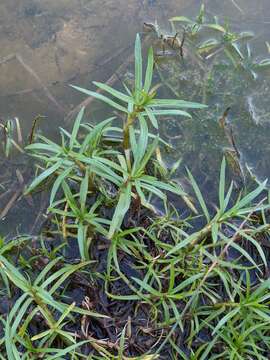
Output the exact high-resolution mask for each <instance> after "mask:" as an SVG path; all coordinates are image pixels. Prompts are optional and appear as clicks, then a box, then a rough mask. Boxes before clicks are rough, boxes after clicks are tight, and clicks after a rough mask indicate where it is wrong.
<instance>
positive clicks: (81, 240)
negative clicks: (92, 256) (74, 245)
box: [77, 223, 88, 260]
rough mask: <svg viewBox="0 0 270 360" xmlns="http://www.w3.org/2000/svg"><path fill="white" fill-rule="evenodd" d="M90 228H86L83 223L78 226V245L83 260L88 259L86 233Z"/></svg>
mask: <svg viewBox="0 0 270 360" xmlns="http://www.w3.org/2000/svg"><path fill="white" fill-rule="evenodd" d="M87 228H88V226H84V225H83V224H82V223H79V224H78V235H77V239H78V245H79V250H80V255H81V259H82V260H86V259H88V254H87V251H86V250H87V249H86V232H87Z"/></svg>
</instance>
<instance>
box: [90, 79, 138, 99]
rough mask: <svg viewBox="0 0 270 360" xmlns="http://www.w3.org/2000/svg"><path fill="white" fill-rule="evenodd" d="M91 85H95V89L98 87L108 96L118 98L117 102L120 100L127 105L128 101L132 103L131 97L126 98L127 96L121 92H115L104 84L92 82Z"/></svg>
mask: <svg viewBox="0 0 270 360" xmlns="http://www.w3.org/2000/svg"><path fill="white" fill-rule="evenodd" d="M93 84H94V85H96V86H97V87H99V88H100V89H102V90H105V91H107V92H108V93H109V94H111V95H112V96H114V97H116V98H118V99H119V100H122V101H124V102H127V103H128V102H130V101H131V102H133V99H132V97H131V96H127V95H125V94H123V93H122V92H120V91H118V90H115V89H114V88H112V87H111V86H108V85H106V84H103V83H101V82H97V81H93Z"/></svg>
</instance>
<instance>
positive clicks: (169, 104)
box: [148, 99, 208, 109]
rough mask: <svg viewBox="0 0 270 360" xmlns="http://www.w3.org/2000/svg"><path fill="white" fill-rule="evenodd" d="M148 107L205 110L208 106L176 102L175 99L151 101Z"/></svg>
mask: <svg viewBox="0 0 270 360" xmlns="http://www.w3.org/2000/svg"><path fill="white" fill-rule="evenodd" d="M148 105H149V106H154V107H169V108H172V107H174V108H189V109H205V108H207V107H208V106H207V105H204V104H200V103H196V102H191V101H185V100H176V99H152V100H151V101H150V102H149V104H148Z"/></svg>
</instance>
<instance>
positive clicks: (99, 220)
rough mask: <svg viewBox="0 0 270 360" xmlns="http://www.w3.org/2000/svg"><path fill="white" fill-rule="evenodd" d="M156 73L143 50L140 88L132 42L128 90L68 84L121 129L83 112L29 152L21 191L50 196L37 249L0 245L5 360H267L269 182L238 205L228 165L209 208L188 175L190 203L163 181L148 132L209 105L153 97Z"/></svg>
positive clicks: (27, 244)
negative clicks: (27, 178) (121, 118)
mask: <svg viewBox="0 0 270 360" xmlns="http://www.w3.org/2000/svg"><path fill="white" fill-rule="evenodd" d="M153 67H154V57H153V50H152V49H150V50H149V52H148V63H147V67H146V74H145V78H144V79H143V76H142V74H143V65H142V54H141V42H140V37H139V36H137V38H136V42H135V84H134V89H132V90H130V89H128V88H127V87H125V91H126V92H125V93H122V92H120V91H118V90H115V89H113V88H111V87H109V86H107V85H106V84H101V83H95V85H96V86H97V87H98V88H100V89H102V90H104V91H105V92H106V94H107V95H101V94H100V93H97V92H93V91H89V90H86V89H82V88H79V87H75V88H76V89H77V90H79V91H82V92H84V93H86V94H87V95H90V96H94V97H95V98H97V99H99V100H101V101H103V102H105V103H106V104H108V105H110V106H111V107H113V108H114V109H116V110H117V111H119V112H121V113H124V114H125V117H126V118H125V122H124V124H123V127H122V128H121V127H117V126H115V125H114V124H113V121H114V120H115V118H109V119H106V120H104V121H102V122H101V123H99V124H98V125H96V126H92V125H91V124H89V123H87V122H83V118H84V109H83V108H82V109H81V111H80V113H79V114H78V116H77V118H76V120H75V122H74V126H73V129H72V131H71V132H68V131H66V130H64V129H62V128H61V129H60V136H61V143H60V144H57V143H54V142H52V141H51V140H49V139H47V138H45V137H44V136H41V135H40V136H39V141H38V142H35V143H32V144H30V145H29V146H27V148H26V149H27V150H28V151H30V152H31V154H32V155H33V156H34V157H35V158H36V159H38V161H39V163H40V166H39V170H38V174H37V176H36V178H35V179H34V180H33V182H32V183H31V184H30V185H29V187H28V190H27V193H30V192H33V191H34V190H36V189H38V188H39V187H40V186H41V185H44V183H46V182H47V184H48V185H50V187H51V194H50V200H49V202H50V203H49V207H48V214H49V217H48V220H47V224H46V229H44V230H43V232H42V234H41V235H40V236H38V237H37V238H35V239H32V238H29V237H23V238H18V239H13V240H12V241H9V242H8V241H5V240H3V241H2V242H1V249H0V274H1V277H2V283H3V291H2V294H1V296H2V298H3V299H4V300H5V301H6V302H7V309H6V312H5V314H4V315H3V316H2V317H1V318H0V320H1V322H2V327H3V330H2V333H1V340H0V347H1V355H0V357H2V358H3V359H6V358H7V359H8V360H17V359H43V358H44V359H50V360H52V359H130V360H131V359H144V360H151V359H157V358H160V359H213V360H214V359H230V360H231V359H267V358H269V356H268V355H269V345H270V343H269V321H270V309H269V295H268V293H269V287H270V282H269V279H267V274H268V262H269V250H268V248H267V245H266V244H267V242H268V240H269V225H268V209H269V201H268V198H267V196H265V194H266V192H265V186H266V182H263V183H260V184H259V185H258V186H257V187H256V188H255V189H253V190H252V191H250V192H245V191H243V192H241V193H240V194H238V195H237V196H236V195H235V193H234V191H233V183H231V184H230V183H229V184H228V182H227V181H226V174H225V173H226V171H225V170H226V162H225V160H223V161H222V164H221V170H220V180H219V189H218V199H219V201H218V204H217V205H216V206H215V209H214V211H213V210H212V209H210V208H209V205H208V203H207V201H206V199H205V198H204V195H203V192H202V191H201V189H200V186H199V185H198V183H197V182H196V180H195V179H194V177H193V176H192V174H191V172H190V171H187V174H188V177H189V181H190V185H191V188H192V191H193V196H194V198H195V199H196V200H195V201H192V200H191V198H190V194H187V193H186V192H185V191H184V189H183V188H182V187H181V185H180V184H179V183H178V182H176V181H173V180H172V179H170V176H169V174H170V173H172V171H171V172H170V171H169V170H168V169H166V166H165V164H164V163H163V162H162V161H161V157H160V148H161V147H162V146H163V145H164V141H163V140H162V139H160V138H159V136H158V134H152V133H151V132H150V130H149V129H150V126H151V127H152V128H154V129H155V132H158V124H159V121H158V117H159V116H185V117H189V116H191V115H190V114H189V113H188V112H187V109H191V110H192V109H193V110H196V109H203V108H205V105H201V104H199V103H196V102H188V101H184V100H177V99H174V100H170V99H159V98H157V90H158V89H157V87H155V86H152V77H153ZM188 111H190V110H188ZM168 196H173V197H178V198H179V202H180V204H181V206H182V209H185V212H184V211H183V213H182V211H179V213H178V212H177V210H176V209H175V208H174V206H173V203H172V202H171V201H168ZM157 198H158V199H160V200H161V203H162V206H163V212H159V211H157V209H156V207H155V201H156V199H157ZM187 205H189V207H188V206H187ZM184 213H186V214H187V215H186V216H183V214H184ZM198 220H200V221H198ZM74 239H75V241H74ZM18 252H19V256H18ZM26 259H27V260H26ZM3 354H4V355H3Z"/></svg>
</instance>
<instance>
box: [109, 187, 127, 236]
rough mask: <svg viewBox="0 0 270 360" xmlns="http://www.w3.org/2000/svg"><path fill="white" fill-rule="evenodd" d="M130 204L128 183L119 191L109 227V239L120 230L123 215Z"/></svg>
mask: <svg viewBox="0 0 270 360" xmlns="http://www.w3.org/2000/svg"><path fill="white" fill-rule="evenodd" d="M130 203H131V184H130V183H128V184H126V186H125V187H124V188H122V189H121V192H120V196H119V200H118V203H117V206H116V208H115V211H114V214H113V218H112V222H111V226H110V229H109V235H108V237H109V239H112V237H113V235H114V233H115V232H116V231H117V230H118V229H119V228H120V226H121V224H122V221H123V219H124V216H125V214H126V213H127V211H128V209H129V207H130Z"/></svg>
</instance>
